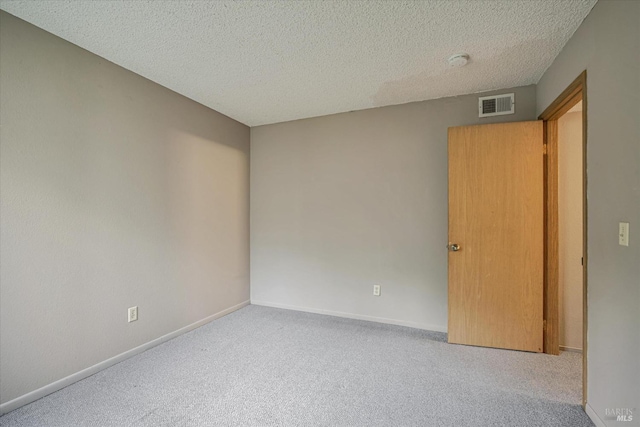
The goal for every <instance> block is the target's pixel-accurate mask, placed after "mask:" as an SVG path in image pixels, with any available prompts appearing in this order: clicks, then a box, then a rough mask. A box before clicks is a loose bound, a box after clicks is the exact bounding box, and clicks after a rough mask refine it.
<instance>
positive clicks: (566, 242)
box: [558, 111, 583, 350]
mask: <svg viewBox="0 0 640 427" xmlns="http://www.w3.org/2000/svg"><path fill="white" fill-rule="evenodd" d="M558 141H559V143H558V166H559V167H558V220H559V230H558V231H559V234H560V235H559V239H558V240H559V260H560V275H559V292H558V296H559V307H560V310H559V311H560V313H559V315H560V346H562V347H564V348H565V349H573V350H581V349H582V232H583V227H582V223H583V221H582V112H580V111H577V112H572V113H567V114H565V115H564V116H562V117H561V118H560V120H558Z"/></svg>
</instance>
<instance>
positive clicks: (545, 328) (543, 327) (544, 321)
mask: <svg viewBox="0 0 640 427" xmlns="http://www.w3.org/2000/svg"><path fill="white" fill-rule="evenodd" d="M542 330H543V331H544V332H547V319H544V320H543V321H542Z"/></svg>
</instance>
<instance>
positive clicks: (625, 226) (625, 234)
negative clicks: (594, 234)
mask: <svg viewBox="0 0 640 427" xmlns="http://www.w3.org/2000/svg"><path fill="white" fill-rule="evenodd" d="M618 244H619V245H620V246H629V223H628V222H621V223H620V225H619V226H618Z"/></svg>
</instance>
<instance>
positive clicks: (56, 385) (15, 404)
mask: <svg viewBox="0 0 640 427" xmlns="http://www.w3.org/2000/svg"><path fill="white" fill-rule="evenodd" d="M247 305H249V301H243V302H241V303H240V304H236V305H234V306H233V307H229V308H227V309H225V310H222V311H219V312H218V313H215V314H212V315H211V316H209V317H205V318H204V319H202V320H199V321H197V322H195V323H192V324H190V325H187V326H185V327H184V328H180V329H178V330H177V331H173V332H171V333H168V334H166V335H163V336H161V337H160V338H156V339H154V340H152V341H149V342H148V343H146V344H142V345H140V346H138V347H135V348H132V349H131V350H128V351H125V352H124V353H120V354H118V355H117V356H114V357H111V358H109V359H107V360H104V361H102V362H100V363H98V364H95V365H93V366H91V367H89V368H86V369H83V370H81V371H79V372H76V373H75V374H71V375H69V376H68V377H65V378H62V379H60V380H58V381H55V382H52V383H51V384H47V385H46V386H44V387H40V388H39V389H37V390H34V391H31V392H29V393H27V394H24V395H22V396H20V397H17V398H15V399H13V400H10V401H8V402H6V403H3V404H2V405H0V415H3V414H6V413H7V412H11V411H13V410H14V409H18V408H19V407H21V406H24V405H26V404H28V403H31V402H34V401H36V400H38V399H41V398H43V397H44V396H46V395H48V394H51V393H53V392H56V391H58V390H60V389H62V388H65V387H66V386H68V385H71V384H73V383H75V382H77V381H80V380H82V379H84V378H87V377H89V376H91V375H93V374H95V373H97V372H100V371H102V370H103V369H106V368H108V367H110V366H113V365H115V364H116V363H120V362H122V361H123V360H126V359H128V358H130V357H132V356H135V355H136V354H139V353H142V352H143V351H145V350H149V349H150V348H152V347H155V346H157V345H159V344H162V343H163V342H166V341H169V340H170V339H173V338H175V337H177V336H179V335H182V334H184V333H187V332H189V331H191V330H193V329H196V328H198V327H200V326H202V325H205V324H207V323H209V322H211V321H213V320H216V319H219V318H220V317H222V316H225V315H227V314H229V313H231V312H234V311H236V310H239V309H241V308H242V307H245V306H247Z"/></svg>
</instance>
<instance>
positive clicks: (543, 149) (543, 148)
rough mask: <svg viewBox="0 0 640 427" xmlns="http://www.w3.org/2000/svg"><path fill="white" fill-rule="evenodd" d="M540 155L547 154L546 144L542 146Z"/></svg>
mask: <svg viewBox="0 0 640 427" xmlns="http://www.w3.org/2000/svg"><path fill="white" fill-rule="evenodd" d="M542 154H547V144H542Z"/></svg>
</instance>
